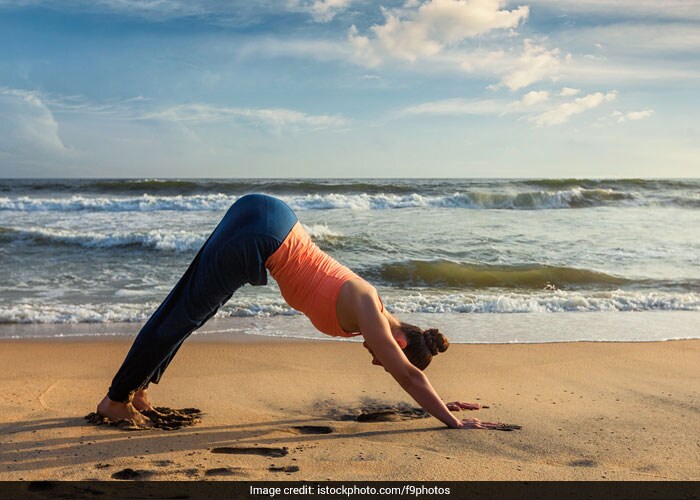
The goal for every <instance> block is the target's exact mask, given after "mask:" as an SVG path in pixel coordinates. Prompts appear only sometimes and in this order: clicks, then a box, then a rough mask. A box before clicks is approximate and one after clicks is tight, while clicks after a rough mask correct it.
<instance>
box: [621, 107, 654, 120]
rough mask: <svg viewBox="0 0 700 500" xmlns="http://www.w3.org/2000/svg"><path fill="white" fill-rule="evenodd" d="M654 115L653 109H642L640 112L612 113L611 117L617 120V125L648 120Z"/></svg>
mask: <svg viewBox="0 0 700 500" xmlns="http://www.w3.org/2000/svg"><path fill="white" fill-rule="evenodd" d="M653 114H654V110H653V109H644V110H642V111H630V112H628V113H622V112H621V111H614V112H613V113H612V116H613V117H614V118H616V119H617V122H618V123H622V122H625V121H627V120H643V119H644V118H649V117H650V116H651V115H653Z"/></svg>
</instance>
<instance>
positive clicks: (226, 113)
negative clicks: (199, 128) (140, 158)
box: [140, 103, 347, 129]
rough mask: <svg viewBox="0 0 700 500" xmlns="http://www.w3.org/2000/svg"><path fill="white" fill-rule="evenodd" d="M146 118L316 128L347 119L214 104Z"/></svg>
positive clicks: (177, 108)
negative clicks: (230, 121) (247, 122)
mask: <svg viewBox="0 0 700 500" xmlns="http://www.w3.org/2000/svg"><path fill="white" fill-rule="evenodd" d="M140 118H141V119H145V120H164V121H172V122H190V123H204V122H217V121H223V120H228V119H244V120H247V121H250V122H253V123H256V124H260V125H265V126H271V127H273V128H282V127H307V128H313V129H322V128H332V127H341V126H344V125H346V124H347V120H345V119H344V118H342V117H339V116H330V115H309V114H306V113H302V112H300V111H295V110H291V109H284V108H269V109H264V108H262V109H260V108H234V107H225V106H212V105H210V104H198V103H196V104H181V105H177V106H172V107H169V108H165V109H161V110H156V111H152V112H146V113H144V114H143V115H141V116H140Z"/></svg>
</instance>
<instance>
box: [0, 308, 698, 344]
mask: <svg viewBox="0 0 700 500" xmlns="http://www.w3.org/2000/svg"><path fill="white" fill-rule="evenodd" d="M400 317H401V320H402V321H406V322H408V323H412V324H416V325H422V326H423V327H424V328H429V327H430V328H433V327H437V328H439V329H440V330H441V331H442V332H443V333H445V335H447V338H448V339H449V340H450V343H451V344H452V345H483V344H486V345H510V344H516V345H519V344H558V343H571V342H602V343H625V342H632V343H637V342H665V341H670V340H697V339H700V333H698V329H697V325H698V324H700V312H698V311H629V312H566V313H513V314H464V313H454V314H450V313H440V314H432V313H419V314H417V313H414V314H401V315H400ZM143 323H144V322H114V323H5V324H0V341H3V340H29V339H36V340H48V339H62V340H67V339H86V340H87V339H95V340H99V339H110V338H111V339H116V338H127V339H133V338H134V337H135V336H136V334H137V333H138V332H139V330H140V328H141V326H142V325H143ZM570 332H574V333H573V334H574V335H576V336H577V337H579V338H567V335H571V333H570ZM460 334H462V335H461V336H460ZM465 337H466V338H467V339H468V340H464V339H465ZM190 338H191V340H192V341H197V342H199V341H209V340H211V341H224V342H226V341H233V342H259V341H270V342H276V341H278V340H281V341H285V340H290V341H297V340H318V341H322V342H341V343H343V342H350V343H353V342H357V340H356V339H355V340H353V339H346V338H338V337H329V336H328V335H324V334H321V333H319V332H317V331H316V330H315V329H314V328H313V326H312V325H311V323H310V322H309V321H308V320H307V319H306V318H305V317H303V316H302V315H300V314H296V315H291V316H288V315H282V316H273V317H264V318H260V317H226V318H213V319H211V320H209V321H208V322H207V323H206V324H205V325H203V326H202V328H200V329H199V330H197V331H196V332H194V334H193V335H192V336H191V337H190Z"/></svg>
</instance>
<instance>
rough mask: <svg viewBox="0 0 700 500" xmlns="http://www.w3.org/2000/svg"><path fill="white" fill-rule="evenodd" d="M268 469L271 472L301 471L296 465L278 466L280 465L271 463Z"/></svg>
mask: <svg viewBox="0 0 700 500" xmlns="http://www.w3.org/2000/svg"><path fill="white" fill-rule="evenodd" d="M268 470H269V471H270V472H287V473H292V472H299V467H297V466H296V465H284V466H278V467H276V466H274V465H271V466H270V468H269V469H268Z"/></svg>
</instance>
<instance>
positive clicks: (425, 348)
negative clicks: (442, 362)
mask: <svg viewBox="0 0 700 500" xmlns="http://www.w3.org/2000/svg"><path fill="white" fill-rule="evenodd" d="M401 331H402V332H403V333H404V334H406V348H405V349H404V350H403V353H404V354H405V355H406V357H407V358H408V360H409V361H410V362H411V363H412V364H413V365H414V366H415V367H416V368H419V369H421V370H425V369H426V368H427V367H428V365H429V364H430V361H432V359H433V356H437V354H438V353H439V352H445V351H446V350H447V348H448V347H449V346H450V343H449V341H448V340H447V337H445V336H444V335H443V334H442V333H440V330H438V329H437V328H430V329H428V330H421V329H420V328H418V327H417V326H414V325H409V324H408V323H403V322H402V323H401Z"/></svg>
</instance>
